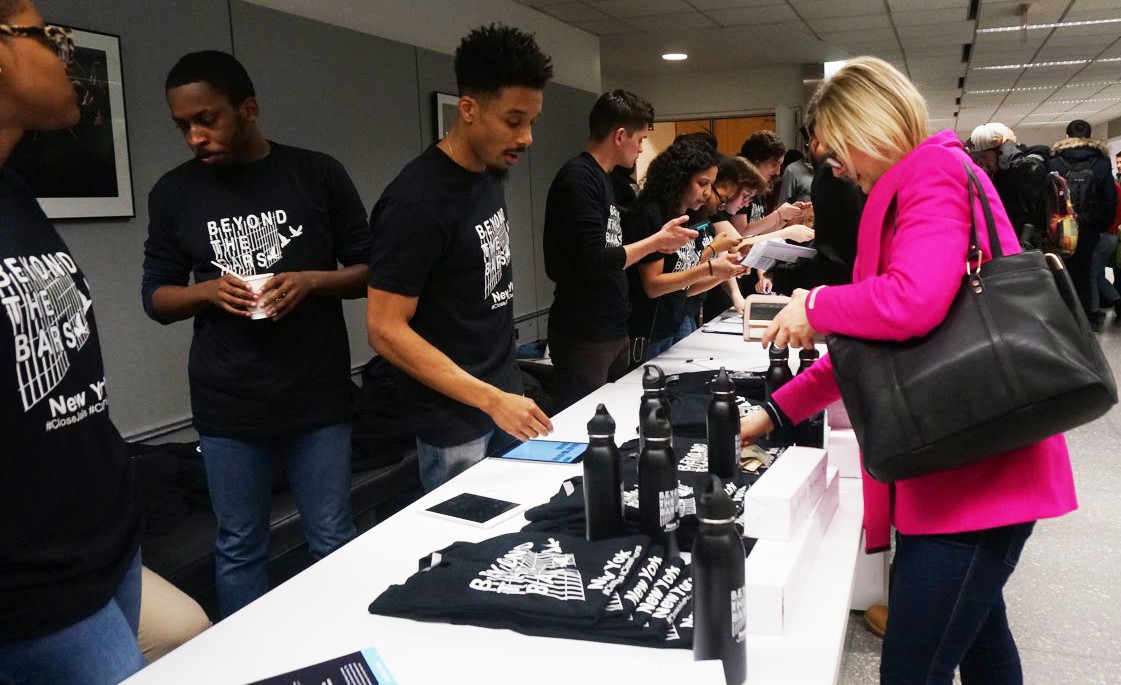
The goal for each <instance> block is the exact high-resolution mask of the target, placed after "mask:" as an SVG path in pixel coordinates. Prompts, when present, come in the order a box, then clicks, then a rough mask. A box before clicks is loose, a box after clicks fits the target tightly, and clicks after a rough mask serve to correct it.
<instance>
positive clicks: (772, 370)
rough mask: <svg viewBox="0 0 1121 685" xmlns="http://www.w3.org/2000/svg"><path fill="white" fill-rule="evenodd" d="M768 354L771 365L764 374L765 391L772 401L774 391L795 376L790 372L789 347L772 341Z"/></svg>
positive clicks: (768, 398)
mask: <svg viewBox="0 0 1121 685" xmlns="http://www.w3.org/2000/svg"><path fill="white" fill-rule="evenodd" d="M767 354H768V355H769V356H770V358H771V366H770V367H769V368H768V369H767V373H766V375H765V376H763V391H764V393H765V394H766V397H767V400H768V401H770V399H771V395H772V394H773V393H774V391H776V390H778V389H779V388H781V387H782V386H784V385H786V384H787V382H789V381H790V380H791V379H793V378H794V374H792V373H791V372H790V348H789V347H779V346H778V345H776V344H774V343H771V349H770V351H769V352H768V353H767Z"/></svg>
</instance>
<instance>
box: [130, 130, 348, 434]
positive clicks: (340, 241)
mask: <svg viewBox="0 0 1121 685" xmlns="http://www.w3.org/2000/svg"><path fill="white" fill-rule="evenodd" d="M148 215H149V220H150V224H149V226H148V240H147V242H145V243H144V282H143V286H142V291H143V298H144V308H145V310H146V311H147V312H148V315H149V316H151V317H152V318H153V319H156V320H157V321H159V320H160V319H159V318H158V317H157V316H156V314H155V312H154V311H153V310H152V306H151V298H152V293H153V292H155V290H156V289H157V288H159V287H160V286H165V285H176V286H185V285H187V279H188V276H190V275H191V274H192V273H193V275H194V280H195V282H196V283H202V282H205V281H209V280H212V279H215V278H218V277H220V276H221V272H220V271H219V269H218V268H217V267H215V266H214V265H213V264H211V261H217V262H218V263H220V264H223V265H225V266H226V267H227V268H228V269H230V270H231V271H234V272H237V273H239V274H242V275H245V276H249V275H253V274H264V273H282V272H287V271H311V270H314V271H334V270H335V269H337V268H338V264H339V263H342V264H343V265H344V266H353V265H355V264H364V263H365V262H366V259H367V255H368V254H369V246H370V231H369V226H368V224H367V223H366V210H365V208H364V207H363V206H362V200H361V198H359V197H358V192H357V191H356V190H355V189H354V184H353V183H352V182H351V180H350V177H349V176H347V173H346V170H345V169H343V167H342V165H341V164H339V163H338V162H337V161H335V160H334V159H332V158H331V157H328V156H327V155H323V154H319V153H316V152H310V151H308V150H301V149H299V148H294V147H288V146H287V145H279V144H277V143H272V150H271V152H270V153H269V154H268V156H267V157H265V158H264V159H261V160H260V161H257V162H254V163H252V164H241V165H237V166H233V167H229V168H217V167H215V168H211V167H208V166H206V165H204V164H203V163H202V162H199V161H198V160H191V161H189V162H187V163H185V164H183V165H181V166H179V167H178V168H176V169H174V170H173V171H171V172H169V173H167V174H166V175H164V177H163V178H161V179H160V180H159V182H158V183H156V186H155V187H154V188H153V189H152V193H151V195H149V197H148ZM161 323H166V322H162V321H161ZM194 333H195V335H194V340H193V341H192V343H191V355H190V362H189V365H188V374H189V377H190V382H191V408H192V410H193V412H194V421H195V426H196V428H198V431H199V432H200V433H202V434H203V435H211V436H222V437H231V438H241V439H263V438H271V437H277V436H281V435H286V434H289V435H290V434H292V433H297V432H302V431H306V430H311V429H313V428H318V427H322V426H326V425H330V424H332V423H338V422H343V421H349V420H350V416H351V388H350V345H349V342H348V339H347V334H346V323H345V321H344V320H343V313H342V303H341V301H340V300H339V299H337V298H328V297H316V296H312V297H308V298H307V299H306V300H304V301H303V302H301V303H300V304H299V305H298V306H297V307H296V308H295V309H294V310H292V312H291V313H290V314H288V315H287V316H286V317H284V318H283V319H281V320H279V321H273V320H268V319H265V320H257V321H254V320H250V319H248V318H243V317H239V316H234V315H232V314H228V313H226V312H225V311H223V310H221V309H219V308H217V307H211V308H208V309H206V310H204V311H202V312H199V313H198V314H196V315H195V317H194Z"/></svg>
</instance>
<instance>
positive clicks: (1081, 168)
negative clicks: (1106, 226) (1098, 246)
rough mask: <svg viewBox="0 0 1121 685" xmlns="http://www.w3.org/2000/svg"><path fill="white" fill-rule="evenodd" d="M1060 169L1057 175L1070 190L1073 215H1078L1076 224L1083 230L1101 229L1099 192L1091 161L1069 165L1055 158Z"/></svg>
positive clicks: (1061, 159) (1063, 160) (1060, 158)
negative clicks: (1064, 181)
mask: <svg viewBox="0 0 1121 685" xmlns="http://www.w3.org/2000/svg"><path fill="white" fill-rule="evenodd" d="M1057 159H1058V160H1059V164H1060V165H1061V167H1062V168H1061V169H1060V171H1059V174H1060V175H1061V176H1062V177H1063V178H1064V179H1065V180H1066V182H1067V187H1068V188H1069V189H1070V200H1071V202H1072V203H1073V204H1074V213H1075V214H1077V215H1078V223H1079V225H1080V226H1081V227H1082V228H1084V229H1090V228H1091V227H1093V228H1098V229H1100V228H1101V224H1102V222H1101V221H1100V218H1101V206H1102V199H1101V190H1100V188H1099V187H1098V179H1097V177H1096V176H1095V175H1094V170H1093V165H1094V163H1093V161H1092V160H1091V161H1088V162H1078V163H1076V164H1069V163H1067V161H1066V160H1065V159H1063V158H1062V157H1057Z"/></svg>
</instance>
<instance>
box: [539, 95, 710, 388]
mask: <svg viewBox="0 0 1121 685" xmlns="http://www.w3.org/2000/svg"><path fill="white" fill-rule="evenodd" d="M653 125H654V108H653V107H651V106H650V104H649V103H647V102H646V101H645V100H643V99H642V98H640V97H638V96H637V95H635V94H634V93H629V92H627V91H625V90H615V91H611V92H609V93H604V94H603V95H601V96H600V98H599V99H598V100H597V101H596V103H595V105H594V106H593V107H592V111H591V113H590V114H589V115H588V131H589V134H588V141H587V143H586V144H585V146H584V151H583V152H581V153H580V154H579V155H577V156H576V157H573V158H572V159H570V160H569V161H568V162H567V163H565V165H564V166H562V167H561V168H560V170H559V171H558V172H557V175H556V177H554V178H553V183H552V185H551V186H549V196H548V199H547V201H546V203H545V241H544V248H545V271H546V273H548V275H549V278H550V279H552V280H553V282H554V283H556V290H555V291H554V295H553V305H552V307H551V308H550V311H549V350H550V352H551V355H552V360H553V366H554V368H555V369H556V386H555V388H556V390H555V391H554V399H555V402H556V409H557V410H560V409H564V408H565V407H567V406H568V405H570V404H572V403H573V402H575V401H576V400H578V399H580V398H581V397H584V396H585V395H587V394H588V393H590V392H592V391H593V390H595V389H596V388H598V387H600V386H602V385H604V384H605V383H607V382H608V381H609V380H614V379H615V378H617V377H619V376H621V375H623V374H624V373H626V371H627V368H628V366H629V355H628V350H629V345H630V339H629V338H628V337H627V317H628V316H629V315H630V305H629V303H628V300H627V277H626V274H625V273H624V269H627V268H628V267H630V266H631V265H633V264H635V263H637V262H638V261H639V260H640V259H642V258H643V257H645V256H647V255H649V254H650V253H652V252H664V253H671V252H674V251H676V250H677V249H678V248H679V247H681V246H682V245H684V244H685V243H686V242H688V241H689V240H692V239H693V238H695V237H696V235H697V233H696V231H692V230H689V229H686V228H683V227H682V224H684V223H685V221H687V220H688V218H687V217H678V218H676V219H673V220H671V221H669V222H667V223H666V224H665V225H664V226H663V227H662V230H661V231H659V232H658V233H655V234H654V235H652V236H650V237H648V238H645V239H643V240H639V241H637V242H634V243H631V244H629V245H624V244H623V230H622V225H621V223H620V210H619V207H618V205H617V203H616V199H615V193H614V189H613V184H612V181H611V176H610V174H611V172H612V170H613V169H614V168H615V167H625V168H627V167H632V166H634V164H635V162H636V161H637V160H638V156H639V154H640V153H641V152H642V141H643V140H645V139H646V137H647V136H648V135H649V131H650V129H651V128H652V127H653Z"/></svg>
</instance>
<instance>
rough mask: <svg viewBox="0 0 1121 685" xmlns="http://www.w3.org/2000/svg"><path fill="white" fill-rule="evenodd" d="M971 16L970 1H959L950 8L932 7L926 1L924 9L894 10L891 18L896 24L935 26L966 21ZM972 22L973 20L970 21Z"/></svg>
mask: <svg viewBox="0 0 1121 685" xmlns="http://www.w3.org/2000/svg"><path fill="white" fill-rule="evenodd" d="M968 16H969V3H968V2H967V3H965V4H961V3H958V4H957V5H956V6H955V7H953V8H950V9H930V8H929V6H926V4H925V3H924V8H923V9H909V10H905V11H900V10H895V9H893V10H892V13H891V18H892V21H894V22H895V25H896V26H928V27H930V28H934V27H935V26H939V25H941V24H951V23H956V22H961V21H966V20H967V18H968ZM970 23H972V22H970Z"/></svg>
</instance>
